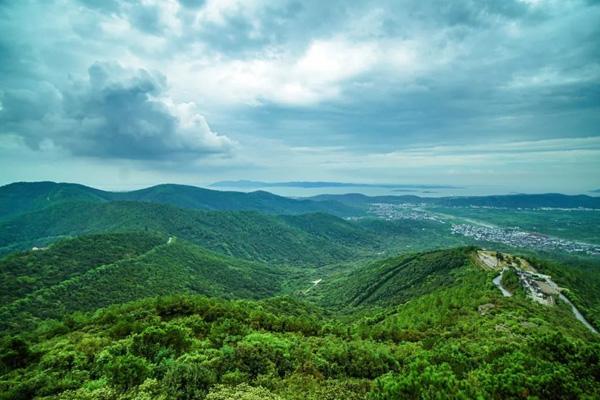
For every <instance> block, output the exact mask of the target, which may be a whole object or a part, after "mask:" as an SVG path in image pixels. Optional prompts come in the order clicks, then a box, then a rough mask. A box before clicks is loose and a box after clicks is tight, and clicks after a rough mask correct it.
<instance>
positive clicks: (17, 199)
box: [0, 182, 359, 219]
mask: <svg viewBox="0 0 600 400" xmlns="http://www.w3.org/2000/svg"><path fill="white" fill-rule="evenodd" d="M73 201H86V202H94V203H102V202H109V201H142V202H150V203H159V204H169V205H173V206H177V207H181V208H193V209H202V210H223V211H227V210H229V211H232V210H246V211H260V212H264V213H269V214H303V213H314V212H326V213H329V214H333V215H340V216H346V215H356V214H357V213H358V212H359V211H358V210H356V209H354V208H352V207H349V206H346V205H343V204H341V203H337V202H332V201H331V202H330V201H319V202H314V201H311V200H295V199H291V198H287V197H282V196H277V195H274V194H272V193H268V192H263V191H257V192H251V193H242V192H227V191H218V190H209V189H203V188H199V187H195V186H186V185H173V184H165V185H157V186H152V187H149V188H146V189H141V190H134V191H128V192H108V191H103V190H98V189H94V188H91V187H88V186H84V185H78V184H73V183H55V182H18V183H12V184H9V185H6V186H2V187H0V219H1V218H6V217H9V216H12V215H17V214H21V213H24V212H28V211H35V210H40V209H44V208H47V207H51V206H54V205H57V204H63V203H68V202H73Z"/></svg>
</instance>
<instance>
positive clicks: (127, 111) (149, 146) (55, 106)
mask: <svg viewBox="0 0 600 400" xmlns="http://www.w3.org/2000/svg"><path fill="white" fill-rule="evenodd" d="M46 86H47V87H44V86H43V85H40V86H39V87H38V88H37V90H36V92H33V91H31V90H21V91H16V90H15V91H8V92H6V93H4V96H3V98H2V104H3V108H4V110H3V113H2V114H0V115H1V116H2V121H3V123H5V124H6V126H8V127H9V129H10V128H12V133H15V134H17V135H20V136H22V137H23V138H24V140H25V142H26V143H28V144H29V145H30V146H31V147H32V148H40V147H41V146H48V145H52V146H59V147H61V148H64V149H67V150H69V151H70V152H71V153H72V154H74V155H83V156H94V157H102V158H123V159H140V160H148V159H150V160H151V159H165V158H196V157H199V156H202V155H203V154H209V153H226V152H228V151H229V150H230V149H231V147H232V142H231V141H230V140H229V139H228V138H227V137H225V136H220V135H217V134H215V133H214V132H212V131H211V130H210V128H209V127H208V124H207V123H206V121H205V120H204V118H203V117H202V116H201V115H199V114H198V113H197V111H196V110H195V108H194V105H193V104H176V103H174V102H173V101H172V100H171V99H169V98H164V97H163V96H164V91H165V89H166V80H165V77H164V76H162V75H159V74H152V73H149V72H148V71H145V70H137V71H130V70H126V69H124V68H122V67H120V66H119V65H116V64H100V63H96V64H94V65H92V66H91V67H90V68H89V70H88V77H87V79H86V80H82V81H77V82H74V83H73V84H72V85H71V86H70V87H68V88H65V89H63V91H62V92H58V91H57V89H56V88H54V87H52V86H50V85H48V84H46Z"/></svg>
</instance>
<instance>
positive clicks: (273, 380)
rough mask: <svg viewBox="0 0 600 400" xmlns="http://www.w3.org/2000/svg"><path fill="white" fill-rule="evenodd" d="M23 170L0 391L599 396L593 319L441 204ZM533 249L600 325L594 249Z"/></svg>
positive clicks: (156, 395) (5, 267)
mask: <svg viewBox="0 0 600 400" xmlns="http://www.w3.org/2000/svg"><path fill="white" fill-rule="evenodd" d="M26 186H27V185H24V186H23V185H17V186H15V188H16V189H15V188H12V189H11V190H9V192H10V193H11V195H10V196H7V195H6V193H7V192H6V191H5V192H4V197H2V196H0V198H1V201H0V204H2V207H4V209H3V210H4V212H5V214H4V216H3V217H2V218H1V220H0V254H2V256H0V301H1V305H0V334H1V335H2V338H1V339H0V399H30V398H35V399H64V400H66V399H90V400H91V399H94V400H133V399H165V400H166V399H186V400H187V399H199V400H202V399H207V400H211V399H212V400H226V399H227V400H233V399H236V400H240V399H241V400H257V399H261V400H262V399H278V400H279V399H286V400H288V399H290V400H295V399H298V400H300V399H302V400H306V399H309V400H311V399H313V400H317V399H319V400H321V399H325V400H336V399H344V400H346V399H351V400H352V399H369V400H383V399H399V398H423V399H438V398H464V399H470V398H497V399H504V398H528V397H529V398H596V397H599V396H600V370H599V369H598V365H599V360H600V338H599V337H598V335H597V334H595V333H593V332H591V331H590V330H589V328H587V327H586V325H584V324H583V323H581V322H580V321H578V320H577V319H576V317H575V316H574V314H573V312H572V309H571V308H570V306H569V305H567V303H565V302H564V301H560V302H559V301H556V302H555V301H554V300H552V301H550V303H552V304H550V305H542V304H538V303H536V302H534V301H533V300H532V296H531V295H527V293H526V291H525V290H524V289H522V288H521V286H519V285H523V284H521V283H519V282H521V281H520V280H519V279H520V278H518V274H517V272H516V271H515V270H511V271H510V273H508V272H507V273H506V276H507V277H512V281H511V280H509V279H508V278H506V281H505V284H506V285H509V288H510V289H511V290H512V291H513V295H512V296H511V297H505V296H504V295H503V293H502V292H501V291H500V290H499V288H497V287H496V286H495V283H493V279H495V278H497V276H498V274H502V275H501V276H502V282H504V277H505V274H504V273H502V271H501V270H500V269H490V268H486V265H485V264H482V262H481V259H480V258H478V257H480V250H479V249H478V248H476V247H474V246H465V245H472V244H473V243H474V242H473V241H471V240H470V239H468V238H465V237H463V236H459V235H454V234H452V231H451V224H450V223H447V222H445V221H442V220H439V219H438V220H436V219H435V218H434V219H427V218H420V216H421V215H420V214H418V215H417V217H419V218H414V217H415V215H413V214H410V215H408V217H407V218H400V219H395V220H387V219H385V218H379V219H377V218H359V219H349V220H346V219H342V218H339V217H338V216H334V215H331V214H328V213H322V212H319V213H305V212H304V211H306V210H307V209H303V208H302V207H305V206H307V205H308V206H307V207H309V208H311V209H312V207H313V206H314V204H321V203H319V202H318V201H308V202H306V201H305V202H299V203H296V200H291V199H285V201H284V202H281V201H280V200H279V198H278V196H275V197H271V196H272V195H265V194H261V193H258V194H247V195H246V194H235V195H232V194H231V193H226V192H214V193H213V192H212V191H208V192H209V193H207V194H205V196H204V198H205V199H208V198H212V200H211V201H214V202H219V201H221V200H222V202H223V203H222V204H221V207H222V208H226V210H222V209H221V210H217V211H215V210H206V209H198V208H211V206H209V205H208V204H209V203H210V202H209V201H208V200H207V201H204V200H203V201H204V202H201V201H199V200H198V199H199V198H200V197H198V193H200V192H199V191H198V190H200V191H202V189H198V188H187V187H184V188H182V187H180V186H172V185H164V186H157V187H153V188H150V189H145V190H142V191H137V192H128V193H109V192H102V191H97V190H95V189H90V188H87V187H85V186H79V185H59V184H51V183H49V184H33V185H32V186H31V187H33V188H35V190H34V191H33V192H28V191H27V190H25V189H24V188H25V187H26ZM5 189H6V187H4V188H0V192H1V191H2V190H5ZM107 193H108V194H107ZM238 195H239V197H236V196H238ZM242 195H243V196H242ZM211 196H213V197H211ZM214 196H217V197H214ZM218 196H224V197H223V199H221V200H218ZM253 196H256V198H259V199H260V201H257V202H253V201H251V200H252V199H253ZM350 197H352V198H354V197H355V196H350ZM234 198H235V199H238V200H239V203H236V201H237V200H235V201H234V200H233V199H234ZM269 198H270V199H272V200H273V201H274V203H271V200H268V199H269ZM265 199H266V200H265ZM359 199H362V197H359ZM361 201H362V200H361ZM365 201H373V200H372V199H370V200H365ZM286 204H287V205H286ZM298 204H302V206H301V207H300V208H298V207H296V206H297V205H298ZM325 204H337V203H325ZM364 204H366V203H364ZM248 205H250V206H248ZM351 206H352V207H359V208H360V207H362V206H361V205H358V203H357V202H353V203H352V204H351ZM227 207H231V208H236V207H240V208H243V207H250V208H252V207H255V208H260V207H266V209H268V211H267V212H258V211H240V210H236V211H232V210H229V209H228V208H227ZM278 207H280V208H278ZM281 207H282V208H281ZM336 207H337V206H336ZM344 207H345V206H344ZM317 208H318V207H317ZM337 209H338V210H339V209H340V208H337ZM346 209H351V208H346ZM284 210H287V211H285V212H284V214H281V215H276V214H278V213H279V212H280V211H284ZM303 210H304V211H303ZM263 211H264V210H263ZM411 218H412V219H411ZM486 254H487V253H486ZM498 254H500V255H498ZM501 254H502V253H496V257H497V259H498V260H500V257H501ZM539 254H546V255H548V254H550V253H539ZM539 254H538V253H536V252H532V251H530V252H527V253H526V254H522V255H521V257H522V258H519V260H521V259H522V260H523V263H526V264H527V265H529V266H535V268H537V271H539V272H541V273H545V274H550V275H551V276H552V278H553V279H554V281H555V282H556V283H557V284H558V285H560V287H561V289H560V290H561V292H560V293H561V294H564V295H565V296H568V299H570V300H571V301H572V302H573V303H574V304H575V305H576V307H577V308H578V310H580V311H581V313H582V318H583V317H585V318H587V320H588V321H589V322H591V324H593V325H594V326H598V325H599V324H600V298H599V297H598V288H600V278H599V277H598V276H599V275H598V274H597V268H598V263H597V262H596V261H595V260H594V259H593V258H590V257H587V258H581V257H579V258H578V257H574V256H567V255H562V256H560V257H559V256H556V257H555V258H554V259H552V260H545V259H538V258H536V257H537V256H538V255H539ZM507 257H508V256H507ZM511 257H513V256H511ZM532 268H533V267H532ZM511 274H512V275H511ZM532 276H533V275H532ZM539 279H542V278H539ZM524 287H525V286H523V288H524ZM540 287H543V286H540ZM550 289H552V288H550ZM556 290H558V289H556ZM556 293H559V292H556ZM556 293H555V296H557V294H556ZM565 298H566V297H565ZM554 303H556V304H554ZM592 329H593V327H592ZM440 393H443V396H442V397H440Z"/></svg>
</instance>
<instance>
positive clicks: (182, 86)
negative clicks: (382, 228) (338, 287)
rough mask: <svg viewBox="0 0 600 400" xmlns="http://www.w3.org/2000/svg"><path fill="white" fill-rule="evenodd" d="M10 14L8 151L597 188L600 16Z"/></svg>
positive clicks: (199, 4)
mask: <svg viewBox="0 0 600 400" xmlns="http://www.w3.org/2000/svg"><path fill="white" fill-rule="evenodd" d="M0 15H2V18H0V33H1V35H0V59H2V61H3V62H2V63H0V104H1V106H0V107H1V110H0V135H2V134H10V135H17V136H18V137H20V138H22V140H23V142H24V143H26V144H27V146H29V148H30V149H42V150H44V149H45V150H48V151H49V150H54V151H57V152H58V151H60V154H61V155H63V154H64V153H63V151H68V152H70V153H71V154H74V155H77V156H93V157H96V158H98V159H99V160H102V159H104V158H121V159H125V160H126V159H129V160H132V159H133V160H144V162H139V163H138V164H139V165H141V166H143V167H144V168H145V167H147V166H148V165H150V163H149V161H153V162H154V164H153V165H154V166H155V168H158V167H156V166H157V165H160V168H163V165H164V164H166V162H167V160H173V164H174V165H175V166H174V167H173V168H178V171H179V172H181V173H183V171H184V170H185V171H186V173H190V174H191V175H194V174H193V172H197V171H202V172H203V173H204V172H206V173H212V174H221V173H224V171H225V170H229V171H230V173H231V175H230V176H228V177H225V176H223V177H221V178H233V179H237V178H240V177H241V176H239V177H238V176H236V175H235V174H246V173H248V174H250V171H258V172H257V174H258V175H250V176H247V177H248V178H253V179H257V178H258V179H262V180H266V179H271V178H276V179H285V180H287V179H288V178H290V177H286V176H278V174H282V173H285V174H288V173H289V174H295V177H294V179H299V180H308V179H328V180H340V181H343V180H352V179H354V176H355V175H356V174H363V175H361V176H362V180H365V181H369V180H370V179H376V178H378V177H381V179H383V178H384V177H385V176H389V178H390V179H395V177H394V176H393V174H394V173H395V171H396V169H395V168H394V166H395V165H396V164H397V165H402V166H403V167H404V168H406V169H407V170H408V169H410V168H409V167H407V166H410V165H421V168H422V173H423V174H427V173H431V174H433V175H432V176H436V175H440V176H444V174H445V172H446V171H447V170H449V169H450V168H449V167H448V165H456V168H457V170H458V169H460V168H463V170H467V169H469V168H473V169H475V168H477V169H482V168H480V167H479V164H478V163H483V164H485V163H486V162H487V161H486V160H488V158H489V164H490V165H492V164H493V165H494V166H495V167H494V168H499V169H502V171H504V172H505V173H506V174H509V171H510V170H512V171H513V172H514V173H515V174H519V173H521V172H522V171H523V170H536V168H538V166H539V165H540V162H541V161H540V160H539V158H536V157H542V156H548V155H554V154H555V153H556V154H558V153H560V160H561V161H560V162H563V163H571V161H572V160H574V161H573V162H574V163H577V162H579V168H580V170H581V171H582V172H581V173H574V172H573V171H575V170H576V168H575V167H573V168H572V169H570V170H568V171H569V173H570V174H572V175H570V176H571V178H565V179H564V180H563V182H567V181H569V182H570V181H571V180H572V181H578V182H582V181H583V180H584V179H588V180H589V179H591V178H588V177H589V176H591V172H590V171H591V170H592V167H591V165H593V166H597V163H595V164H593V163H592V162H591V161H590V157H592V156H595V155H596V143H595V142H594V141H593V140H591V139H589V138H593V137H600V131H599V130H598V126H600V108H599V105H600V90H599V89H600V72H599V71H600V47H599V46H598V45H597V42H598V41H597V39H596V38H597V37H598V35H599V34H600V26H599V25H598V23H597V21H598V18H599V17H600V6H598V4H597V2H591V1H584V0H574V1H569V2H564V1H557V0H506V1H494V0H482V1H474V0H456V1H452V2H447V1H434V2H424V1H421V0H356V1H352V2H348V1H343V0H331V1H327V2H323V1H319V0H305V1H297V0H282V1H276V2H273V1H266V0H248V1H241V0H198V1H195V0H179V1H177V0H140V1H133V0H106V1H100V0H60V1H43V2H41V1H18V2H1V1H0ZM48 15H52V18H51V19H49V18H48ZM90 66H92V67H90ZM205 117H206V118H207V119H208V121H210V126H209V125H208V123H207V121H206V119H205ZM215 132H226V133H227V136H224V135H220V134H217V133H215ZM577 138H587V139H585V140H584V139H581V141H579V142H572V141H570V140H571V139H572V140H575V139H577ZM511 142H512V143H517V145H515V146H516V148H515V150H514V151H512V150H511V151H509V150H508V147H507V146H508V145H507V143H511ZM236 143H239V145H236ZM256 143H261V144H260V145H256ZM531 143H537V144H536V145H535V146H533V145H531ZM544 143H549V144H548V145H549V146H550V144H551V146H555V147H556V148H555V149H554V150H552V151H541V150H540V146H542V144H544ZM574 143H579V144H578V146H579V147H578V148H577V149H572V148H571V147H568V146H573V145H574ZM519 146H523V148H524V149H525V148H526V149H529V150H527V151H524V152H523V154H517V153H518V152H519ZM544 146H545V144H544ZM561 146H565V147H564V151H562V152H560V147H561ZM534 148H537V149H538V150H535V151H534ZM300 149H308V150H306V152H305V151H301V150H300ZM411 149H412V150H411ZM419 149H428V150H426V151H424V152H423V154H420V153H419ZM435 149H437V150H435ZM468 149H470V151H467V150H468ZM434 150H435V151H434ZM436 151H437V152H436ZM42 152H43V151H42ZM42 152H40V153H42ZM305 153H315V154H316V156H315V157H317V156H318V157H321V158H320V159H319V160H314V159H310V156H308V155H306V154H305ZM492 153H493V154H492ZM348 154H350V155H351V156H349V155H348ZM574 154H578V155H580V156H581V157H580V158H576V157H575V158H574V156H573V155H574ZM461 157H462V158H461ZM14 159H17V158H14ZM321 159H322V160H321ZM345 160H347V162H346V161H345ZM461 160H463V161H464V162H465V163H470V164H464V163H463V164H462V167H460V166H461ZM527 160H530V161H529V164H527ZM157 161H158V162H157ZM182 161H183V162H182ZM502 163H505V166H506V168H503V167H501V164H502ZM358 164H361V165H362V166H361V168H362V169H361V170H360V171H357V170H354V169H352V168H353V166H354V165H358ZM281 165H286V168H285V171H282V169H281ZM544 165H546V164H544ZM573 165H574V164H573ZM459 167H460V168H459ZM201 168H202V169H201ZM355 168H358V167H355ZM565 171H567V169H565ZM321 173H323V174H325V175H324V176H323V175H320V174H321ZM410 173H411V174H415V177H416V178H415V179H419V178H418V177H419V176H421V175H419V174H420V173H421V171H420V170H418V169H414V168H413V169H410ZM565 173H566V172H565ZM304 174H306V175H307V176H304ZM308 175H311V176H308ZM313 175H314V176H313ZM561 176H562V175H561ZM565 176H566V175H565ZM214 178H215V179H213V178H210V179H208V181H212V180H217V179H219V178H217V177H216V176H215V177H214ZM386 179H387V178H386ZM569 182H567V183H569ZM591 182H597V183H598V184H600V181H598V180H597V178H595V180H592V181H591ZM462 183H463V184H464V183H465V182H462ZM587 184H588V185H589V184H590V183H589V182H588V183H587ZM596 186H597V184H596V183H594V187H596Z"/></svg>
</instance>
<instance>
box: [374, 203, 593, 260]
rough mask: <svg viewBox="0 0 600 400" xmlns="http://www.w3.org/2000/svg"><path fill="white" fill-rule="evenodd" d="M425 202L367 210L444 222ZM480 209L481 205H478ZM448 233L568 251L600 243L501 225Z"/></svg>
mask: <svg viewBox="0 0 600 400" xmlns="http://www.w3.org/2000/svg"><path fill="white" fill-rule="evenodd" d="M426 207H427V205H426V204H415V203H404V204H390V203H371V204H370V205H369V209H368V213H369V214H370V215H372V216H374V217H376V218H380V219H384V220H387V221H393V220H401V219H403V220H415V221H435V222H439V223H442V224H445V223H447V222H448V221H447V220H445V219H444V218H443V217H440V216H438V215H436V214H433V213H430V212H428V211H425V210H424V208H426ZM480 208H484V207H480ZM451 232H452V233H453V234H455V235H463V236H466V237H470V238H473V239H475V240H479V241H485V242H496V243H503V244H506V245H509V246H514V247H522V248H532V249H537V250H558V251H565V252H568V253H578V254H586V255H591V256H598V255H600V245H597V244H591V243H583V242H577V241H573V240H567V239H562V238H557V237H552V236H547V235H544V234H541V233H535V232H525V231H522V230H520V229H519V228H504V227H495V226H490V225H475V224H453V225H452V227H451Z"/></svg>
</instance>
